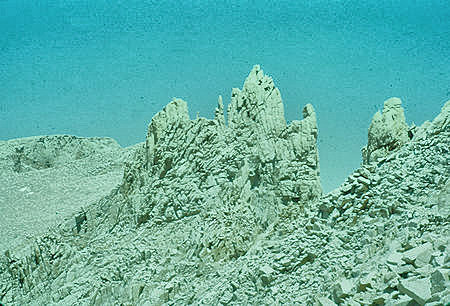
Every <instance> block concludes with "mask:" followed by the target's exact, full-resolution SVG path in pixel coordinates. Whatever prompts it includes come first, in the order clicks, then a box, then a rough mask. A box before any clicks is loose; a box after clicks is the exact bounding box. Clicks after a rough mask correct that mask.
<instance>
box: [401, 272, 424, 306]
mask: <svg viewBox="0 0 450 306" xmlns="http://www.w3.org/2000/svg"><path fill="white" fill-rule="evenodd" d="M398 290H399V291H400V292H401V293H404V294H406V295H407V296H409V297H411V298H412V299H413V300H414V301H416V302H417V303H419V305H425V303H426V302H427V301H428V300H429V299H430V298H431V283H430V280H429V279H428V278H423V279H412V280H409V279H405V280H402V281H400V283H399V284H398Z"/></svg>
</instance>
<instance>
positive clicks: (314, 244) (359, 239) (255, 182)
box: [0, 66, 450, 306]
mask: <svg viewBox="0 0 450 306" xmlns="http://www.w3.org/2000/svg"><path fill="white" fill-rule="evenodd" d="M214 114H215V116H214V119H212V120H208V119H205V118H197V119H195V120H192V119H190V118H189V115H188V108H187V103H186V102H185V101H183V100H180V99H174V100H173V101H172V102H170V103H169V104H168V105H167V106H166V107H165V108H164V109H163V110H161V111H160V112H159V113H157V114H156V115H155V116H154V117H153V119H152V120H151V123H150V124H149V127H148V131H147V137H146V141H145V142H144V143H141V144H137V145H136V146H133V147H131V148H126V149H123V148H120V147H119V146H118V145H117V144H116V143H115V142H114V141H113V140H111V139H84V138H73V136H57V137H56V136H43V137H35V138H27V139H25V140H23V139H22V140H20V139H19V140H12V141H8V142H0V151H1V152H2V156H0V167H2V169H3V171H2V174H0V181H1V182H3V183H2V186H1V188H3V191H4V194H5V195H6V196H4V197H6V199H5V202H7V203H10V204H8V205H10V206H11V205H16V202H17V205H19V202H20V197H18V196H17V191H15V190H16V189H18V188H23V187H20V186H19V185H18V183H17V182H18V181H19V180H21V179H24V178H28V179H29V180H30V178H34V179H36V180H37V181H38V182H36V183H35V185H31V186H28V188H29V189H30V190H28V189H26V190H24V191H22V192H26V193H27V194H28V193H30V192H36V194H37V195H34V196H35V198H34V200H33V201H32V202H31V203H33V204H34V205H38V207H41V209H36V214H37V216H40V215H42V216H45V215H48V214H49V213H48V212H46V211H43V212H42V210H43V209H42V207H43V206H44V205H45V200H44V199H45V197H44V195H45V194H44V193H46V194H47V195H46V196H48V194H52V192H53V195H54V197H53V199H61V198H64V199H66V202H71V201H70V199H73V201H75V202H77V203H78V204H77V205H72V206H70V207H71V209H69V210H68V211H66V213H65V214H64V218H62V217H61V218H56V219H55V218H54V219H52V220H58V222H57V225H55V226H51V227H49V228H45V229H40V230H39V231H37V232H35V233H34V235H32V233H28V234H27V235H28V237H27V238H25V237H16V239H17V241H14V242H11V243H8V244H6V245H1V246H2V251H3V254H2V255H0V301H1V303H2V304H5V305H27V304H31V305H184V304H194V305H199V304H202V305H248V304H250V305H279V304H288V305H323V306H325V305H397V306H400V305H448V304H449V303H450V282H449V271H450V257H449V252H448V251H449V237H450V181H449V174H450V158H449V157H450V152H449V150H450V101H449V102H447V103H446V104H445V105H444V107H443V108H442V111H441V113H440V114H439V115H438V116H437V117H436V118H435V119H434V120H433V121H431V122H425V123H424V124H423V125H421V126H419V127H416V126H411V127H409V126H408V125H407V124H406V121H405V116H404V111H403V108H402V106H401V100H400V99H398V98H391V99H389V100H387V101H386V102H385V103H384V108H383V111H382V112H377V113H376V114H375V115H374V117H373V120H372V123H371V124H370V127H369V132H368V143H367V146H365V147H364V148H363V149H362V155H363V158H362V164H361V167H360V168H359V169H357V170H355V171H354V173H352V174H351V175H350V176H349V177H348V178H347V179H346V181H345V182H344V183H343V184H342V185H341V186H340V187H339V188H337V189H335V190H333V191H332V192H330V193H328V194H322V188H321V184H320V171H319V157H318V150H317V135H318V128H317V122H316V114H315V111H314V108H313V106H312V105H310V104H307V105H305V106H304V108H303V113H302V114H301V115H302V119H301V120H294V121H292V122H290V123H289V124H287V123H286V120H285V118H284V109H283V103H282V99H281V95H280V92H279V90H278V89H277V88H276V87H275V85H274V83H273V80H272V79H271V78H270V77H269V76H267V75H265V74H264V73H263V71H262V70H261V68H260V67H259V66H255V67H254V68H253V69H252V71H251V72H250V74H249V76H248V77H247V79H246V80H245V82H244V85H243V88H242V89H233V90H232V94H231V102H230V104H229V105H228V108H227V113H226V116H225V114H224V105H223V101H222V98H221V97H219V99H218V104H217V108H216V109H215V112H214ZM299 115H300V114H299ZM70 169H79V170H78V171H77V172H76V173H77V175H78V176H76V178H77V179H78V182H82V183H83V184H79V186H85V187H86V188H87V186H89V185H90V184H96V183H97V184H98V183H99V182H100V181H102V182H103V185H102V188H99V189H98V193H97V197H94V195H92V194H91V193H92V188H91V189H89V193H88V194H89V195H91V196H90V197H86V199H89V201H88V202H86V201H85V202H83V203H81V204H80V202H79V201H78V200H77V199H79V198H80V193H81V195H82V194H83V193H82V192H83V188H73V189H70V188H66V189H65V192H64V193H61V190H60V189H54V190H47V189H45V188H44V187H45V186H46V185H47V184H49V173H48V171H53V172H51V175H52V176H51V177H52V178H53V179H54V180H56V181H58V180H59V179H60V178H63V177H64V178H66V179H69V177H70V174H72V175H75V173H74V171H73V170H72V172H71V170H70ZM112 169H114V171H113V170H112ZM46 171H47V172H46ZM99 175H106V176H104V177H102V178H103V180H101V179H100V178H101V177H99ZM39 177H44V178H45V177H46V179H45V180H44V179H43V180H41V183H40V185H42V186H41V187H40V188H41V189H39V188H38V186H39V180H38V178H39ZM73 177H74V178H75V176H73ZM105 181H108V182H109V183H108V184H106V183H104V182H105ZM88 183H90V184H88ZM69 185H70V184H69ZM64 186H66V185H64ZM33 188H37V189H36V191H33V190H32V189H33ZM20 190H21V189H20ZM44 191H45V192H44ZM39 195H40V196H41V197H39ZM56 195H57V196H56ZM39 199H43V201H41V202H39ZM53 201H54V202H53V203H56V202H57V201H56V200H53ZM0 205H6V204H3V203H0ZM39 205H40V206H39ZM59 208H60V207H57V206H54V209H56V210H57V209H59ZM0 209H3V208H0ZM23 209H27V208H26V207H23ZM52 212H53V211H52ZM10 219H11V218H10ZM10 219H8V218H7V219H6V220H10ZM14 220H16V219H14ZM29 222H31V221H29ZM35 224H39V220H36V221H35ZM16 226H18V225H17V224H16ZM23 226H26V225H25V224H24V225H23ZM41 227H42V228H43V226H41ZM3 228H5V229H6V228H8V224H5V225H4V226H3V227H0V229H2V233H1V234H2V237H3V235H5V234H4V233H3V231H5V232H6V230H5V229H3ZM19 236H20V235H19ZM7 237H8V238H9V236H7Z"/></svg>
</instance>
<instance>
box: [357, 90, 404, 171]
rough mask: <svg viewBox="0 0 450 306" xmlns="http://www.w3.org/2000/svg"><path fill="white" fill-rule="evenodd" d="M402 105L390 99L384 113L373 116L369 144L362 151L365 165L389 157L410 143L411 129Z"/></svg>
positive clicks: (397, 100) (385, 105) (397, 99)
mask: <svg viewBox="0 0 450 306" xmlns="http://www.w3.org/2000/svg"><path fill="white" fill-rule="evenodd" d="M401 105H402V101H401V100H400V99H399V98H390V99H388V100H386V101H385V102H384V107H383V111H382V112H381V113H380V112H377V113H375V115H374V116H373V118H372V123H371V124H370V127H369V133H368V143H367V146H366V147H364V148H363V149H362V155H363V164H368V163H371V162H374V161H375V162H376V161H378V160H379V159H381V158H384V157H387V156H388V155H390V154H392V153H393V152H395V151H396V150H398V148H400V147H401V146H402V145H403V144H405V143H407V142H408V141H409V139H410V137H409V136H408V130H409V128H408V125H407V124H406V122H405V115H404V110H403V108H402V106H401Z"/></svg>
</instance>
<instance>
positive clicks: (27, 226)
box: [0, 135, 130, 252]
mask: <svg viewBox="0 0 450 306" xmlns="http://www.w3.org/2000/svg"><path fill="white" fill-rule="evenodd" d="M128 151H129V149H122V148H121V147H120V146H119V145H118V144H117V143H116V142H115V141H114V140H113V139H111V138H82V137H75V136H69V135H54V136H36V137H27V138H20V139H13V140H9V141H0V169H1V172H0V215H1V216H2V222H0V233H1V237H2V239H1V240H0V251H2V252H3V251H4V250H6V248H12V247H15V246H16V245H17V244H19V243H21V242H23V240H24V239H25V238H26V237H27V236H28V237H30V239H32V236H34V235H36V234H42V233H44V232H45V231H47V228H48V226H50V225H56V224H57V223H60V222H61V221H62V220H63V219H64V218H67V217H71V216H72V215H73V213H74V212H78V211H79V210H80V208H82V207H84V206H87V205H88V204H91V203H93V202H95V201H97V200H98V199H100V198H102V197H103V196H105V195H106V194H108V193H109V192H110V190H111V189H112V188H114V187H115V186H116V185H118V184H119V183H120V182H121V179H122V177H123V160H124V159H126V158H127V156H128V155H129V154H130V153H128Z"/></svg>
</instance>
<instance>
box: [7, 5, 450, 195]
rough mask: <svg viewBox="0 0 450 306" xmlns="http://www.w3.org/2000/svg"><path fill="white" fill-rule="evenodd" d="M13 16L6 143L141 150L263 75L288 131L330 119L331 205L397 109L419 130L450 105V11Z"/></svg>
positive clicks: (23, 11) (297, 9)
mask: <svg viewBox="0 0 450 306" xmlns="http://www.w3.org/2000/svg"><path fill="white" fill-rule="evenodd" d="M297 2H298V3H297ZM294 3H296V4H294ZM0 10H1V14H0V30H1V32H0V33H1V34H0V139H9V138H16V137H22V136H31V135H42V134H62V133H67V134H75V135H80V136H110V137H113V138H115V139H117V140H118V141H119V143H120V144H121V145H124V146H126V145H131V144H134V143H137V142H140V141H143V140H144V139H145V135H146V127H147V124H148V123H149V122H150V120H151V118H152V116H153V115H154V114H155V113H156V112H157V111H159V110H160V109H161V108H162V107H163V106H164V105H165V104H167V103H168V102H169V101H170V100H171V98H172V97H180V98H183V99H185V100H186V101H188V103H189V107H190V112H191V116H192V117H194V116H195V114H196V113H197V112H199V113H200V115H201V116H205V117H207V118H212V117H213V112H214V108H215V106H216V103H217V96H218V95H219V94H221V95H223V97H224V102H226V103H228V102H229V98H230V93H231V88H232V87H242V84H243V81H244V79H245V77H246V76H247V74H248V72H249V71H250V69H251V68H252V66H253V65H254V64H260V65H261V67H262V68H263V70H264V71H265V72H266V73H267V74H269V75H271V76H272V77H273V79H274V81H275V83H276V85H277V86H278V87H279V89H280V91H281V94H282V97H283V100H284V103H285V113H286V118H287V119H288V120H293V119H300V118H301V108H302V107H303V105H304V104H306V103H312V104H313V105H314V107H315V108H316V112H317V116H318V121H319V122H318V123H319V151H320V152H319V153H320V162H321V177H322V183H323V186H324V189H325V191H329V190H331V189H332V188H334V187H337V186H338V185H339V184H340V183H341V182H342V181H343V180H344V178H345V177H346V176H347V175H348V174H349V173H350V172H351V171H352V170H353V169H355V168H357V167H358V166H359V164H360V161H361V158H360V148H361V147H362V146H363V145H365V143H366V142H367V128H368V126H369V124H370V120H371V117H372V116H373V114H374V113H375V111H377V110H378V109H380V108H381V107H382V103H383V101H384V100H385V99H386V98H388V97H391V96H397V97H400V98H401V99H402V100H403V104H404V107H405V112H406V117H407V121H408V123H411V122H413V121H414V122H415V123H416V124H420V123H422V122H423V121H424V120H427V119H433V118H434V117H435V116H436V115H437V114H438V113H439V111H440V108H441V106H442V105H443V104H444V102H445V101H447V100H449V99H450V60H449V58H450V4H449V3H448V1H432V0H429V1H425V0H423V1H133V0H127V1H117V0H116V1H114V0H108V1H105V0H95V1H92V0H78V1H62V0H59V1H58V0H53V1H44V0H42V1H29V0H27V1H24V0H0Z"/></svg>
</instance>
